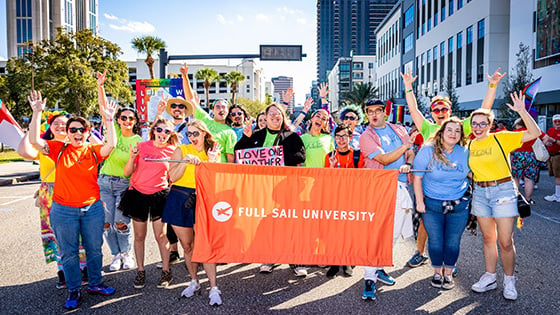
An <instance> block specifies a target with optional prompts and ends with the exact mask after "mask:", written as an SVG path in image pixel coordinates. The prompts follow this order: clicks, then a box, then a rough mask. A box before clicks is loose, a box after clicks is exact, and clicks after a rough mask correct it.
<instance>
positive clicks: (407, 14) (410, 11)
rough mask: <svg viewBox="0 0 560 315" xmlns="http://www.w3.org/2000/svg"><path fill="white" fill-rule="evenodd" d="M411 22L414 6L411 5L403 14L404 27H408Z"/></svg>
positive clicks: (412, 20)
mask: <svg viewBox="0 0 560 315" xmlns="http://www.w3.org/2000/svg"><path fill="white" fill-rule="evenodd" d="M412 22H414V5H411V6H410V8H408V9H407V10H406V12H404V27H407V26H409V25H410V24H411V23H412Z"/></svg>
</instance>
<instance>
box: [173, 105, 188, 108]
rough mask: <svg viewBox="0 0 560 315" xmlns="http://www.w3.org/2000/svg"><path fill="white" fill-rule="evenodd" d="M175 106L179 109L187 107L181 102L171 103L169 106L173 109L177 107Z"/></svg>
mask: <svg viewBox="0 0 560 315" xmlns="http://www.w3.org/2000/svg"><path fill="white" fill-rule="evenodd" d="M177 107H179V109H185V108H187V107H186V106H185V105H183V104H171V108H173V109H175V108H177Z"/></svg>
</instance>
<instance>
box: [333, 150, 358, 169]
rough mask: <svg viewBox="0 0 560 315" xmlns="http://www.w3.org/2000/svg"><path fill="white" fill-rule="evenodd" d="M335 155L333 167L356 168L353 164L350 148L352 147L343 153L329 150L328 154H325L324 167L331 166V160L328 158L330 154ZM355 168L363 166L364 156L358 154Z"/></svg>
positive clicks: (352, 152) (352, 153)
mask: <svg viewBox="0 0 560 315" xmlns="http://www.w3.org/2000/svg"><path fill="white" fill-rule="evenodd" d="M333 152H334V154H335V155H336V161H337V162H336V165H335V166H334V167H335V168H337V167H338V168H356V167H355V165H354V150H352V148H350V151H347V152H344V153H342V154H341V153H340V152H338V150H334V151H332V152H330V153H329V154H327V155H326V156H325V167H331V161H330V160H329V157H330V156H331V154H333ZM357 168H364V156H363V155H362V154H360V160H359V161H358V167H357Z"/></svg>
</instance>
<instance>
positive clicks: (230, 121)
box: [226, 104, 251, 142]
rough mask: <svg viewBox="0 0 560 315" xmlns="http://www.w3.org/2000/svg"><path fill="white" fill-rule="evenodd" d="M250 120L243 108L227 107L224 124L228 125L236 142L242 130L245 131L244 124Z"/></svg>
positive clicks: (236, 105) (236, 106)
mask: <svg viewBox="0 0 560 315" xmlns="http://www.w3.org/2000/svg"><path fill="white" fill-rule="evenodd" d="M250 118H251V117H249V114H248V113H247V111H246V110H245V108H243V106H241V105H238V104H234V105H231V106H230V107H229V112H228V115H227V117H226V124H227V125H229V126H230V127H231V129H233V131H234V132H235V134H236V135H237V141H239V139H241V137H242V136H243V129H245V125H246V124H248V123H250V122H249V120H250ZM237 141H236V142H237Z"/></svg>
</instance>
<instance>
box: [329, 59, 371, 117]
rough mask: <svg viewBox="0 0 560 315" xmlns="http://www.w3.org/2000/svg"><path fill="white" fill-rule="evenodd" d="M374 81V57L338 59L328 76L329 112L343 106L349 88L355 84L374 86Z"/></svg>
mask: <svg viewBox="0 0 560 315" xmlns="http://www.w3.org/2000/svg"><path fill="white" fill-rule="evenodd" d="M350 65H352V67H350ZM350 69H352V70H350ZM376 80H377V72H376V57H375V56H353V57H342V58H338V60H337V62H336V63H335V65H334V67H333V68H332V69H331V71H330V72H329V76H328V84H329V94H328V96H327V97H328V100H329V110H330V111H331V112H337V111H338V109H339V108H340V107H342V106H343V104H344V102H345V101H346V98H347V97H346V94H347V93H348V92H350V86H355V85H356V83H364V84H365V83H371V84H372V85H373V86H375V83H376Z"/></svg>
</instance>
